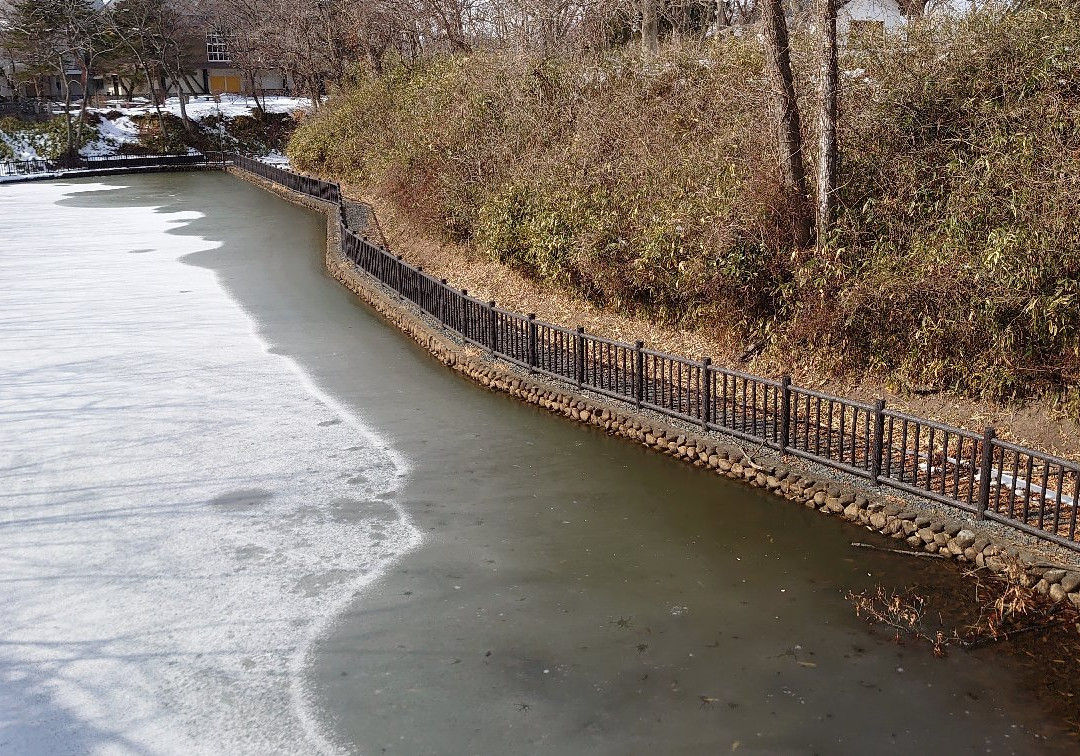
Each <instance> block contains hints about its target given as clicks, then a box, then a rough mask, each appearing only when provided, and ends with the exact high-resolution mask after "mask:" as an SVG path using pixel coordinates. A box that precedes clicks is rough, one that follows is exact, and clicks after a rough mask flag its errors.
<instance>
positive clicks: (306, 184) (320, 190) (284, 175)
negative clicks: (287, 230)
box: [229, 154, 341, 205]
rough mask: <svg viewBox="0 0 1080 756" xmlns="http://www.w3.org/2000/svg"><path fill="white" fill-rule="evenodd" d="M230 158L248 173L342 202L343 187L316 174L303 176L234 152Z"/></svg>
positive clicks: (295, 190) (309, 193) (318, 196)
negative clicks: (316, 176) (315, 175)
mask: <svg viewBox="0 0 1080 756" xmlns="http://www.w3.org/2000/svg"><path fill="white" fill-rule="evenodd" d="M229 159H230V160H231V162H232V164H233V165H235V166H236V167H237V168H242V169H243V170H245V171H247V172H248V173H254V174H255V175H256V176H261V177H262V178H264V179H267V180H269V181H273V182H274V183H276V184H281V185H282V186H284V187H287V188H289V189H292V190H293V191H294V192H300V193H301V194H306V195H308V196H311V197H316V198H318V199H321V200H326V201H327V202H333V203H334V204H335V205H337V204H340V203H341V187H340V186H339V185H338V184H335V183H331V182H329V181H323V180H322V179H320V178H315V177H314V176H303V175H301V174H299V173H294V172H292V171H287V170H285V169H284V168H278V167H277V166H275V165H269V164H267V163H264V162H262V161H261V160H255V159H253V158H249V157H244V156H243V155H235V154H234V155H231V156H230V158H229Z"/></svg>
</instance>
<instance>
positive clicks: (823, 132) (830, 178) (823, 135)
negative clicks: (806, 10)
mask: <svg viewBox="0 0 1080 756" xmlns="http://www.w3.org/2000/svg"><path fill="white" fill-rule="evenodd" d="M836 3H837V0H820V9H821V16H820V18H819V22H820V25H821V67H820V70H819V71H818V87H819V90H820V92H819V94H820V97H821V101H820V111H819V113H818V130H819V135H820V142H819V145H818V175H817V203H816V204H817V207H816V210H817V237H818V241H819V243H821V242H823V241H824V240H825V237H826V236H827V235H828V233H829V230H830V229H831V228H832V223H833V218H834V216H835V214H836V171H837V161H838V155H837V143H836V117H837V98H838V95H839V87H840V70H839V65H838V63H837V54H836Z"/></svg>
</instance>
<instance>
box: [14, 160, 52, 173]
mask: <svg viewBox="0 0 1080 756" xmlns="http://www.w3.org/2000/svg"><path fill="white" fill-rule="evenodd" d="M52 170H55V169H54V168H53V166H52V164H51V163H49V162H48V161H46V160H4V161H0V176H33V175H35V174H38V173H48V172H49V171H52Z"/></svg>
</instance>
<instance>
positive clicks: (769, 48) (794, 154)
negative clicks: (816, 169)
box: [761, 0, 813, 247]
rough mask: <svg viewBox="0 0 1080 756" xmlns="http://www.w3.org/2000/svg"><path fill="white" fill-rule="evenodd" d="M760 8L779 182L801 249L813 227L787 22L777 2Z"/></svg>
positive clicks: (774, 0) (810, 235)
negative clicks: (772, 110) (808, 204)
mask: <svg viewBox="0 0 1080 756" xmlns="http://www.w3.org/2000/svg"><path fill="white" fill-rule="evenodd" d="M761 8H762V20H763V23H764V26H765V59H766V60H765V66H766V69H767V72H768V76H769V81H770V88H771V89H772V99H773V109H774V113H775V117H776V138H777V147H778V150H779V157H780V175H781V182H782V185H783V190H784V195H785V199H786V201H787V202H788V204H789V205H790V208H791V212H792V213H793V221H794V230H795V240H796V242H797V243H798V244H799V245H800V246H803V247H805V246H807V245H808V244H809V243H810V239H811V237H812V236H813V226H812V221H811V218H810V213H808V212H807V199H808V197H807V191H806V168H805V167H804V164H803V140H802V124H801V120H800V117H799V102H798V100H797V99H796V96H795V80H794V77H793V76H792V73H791V52H790V47H789V42H788V30H787V20H786V19H785V17H784V8H783V5H782V3H781V0H765V1H764V2H763V3H762V6H761Z"/></svg>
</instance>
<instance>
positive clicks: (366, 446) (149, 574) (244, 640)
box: [0, 183, 420, 754]
mask: <svg viewBox="0 0 1080 756" xmlns="http://www.w3.org/2000/svg"><path fill="white" fill-rule="evenodd" d="M104 188H105V187H103V186H98V185H87V184H84V185H79V186H72V185H64V184H58V183H32V184H23V185H18V186H10V187H6V188H4V189H3V190H2V192H0V207H2V208H3V210H2V212H0V332H2V333H3V334H4V336H3V339H2V340H0V365H2V366H3V369H2V371H0V606H2V607H3V611H0V639H2V640H0V753H4V754H64V753H93V754H146V753H155V754H157V753H176V754H181V753H182V754H198V753H208V754H209V753H213V754H223V753H228V754H244V753H251V754H256V753H259V754H262V753H314V752H329V751H333V750H335V746H334V744H331V743H329V742H328V741H327V739H326V737H325V735H324V734H323V730H322V728H321V727H320V724H319V722H318V718H317V715H316V713H315V712H314V711H313V709H312V706H311V704H310V702H309V699H308V696H307V692H306V687H305V679H306V678H305V669H306V668H307V663H308V654H309V653H310V649H311V645H312V642H313V640H314V639H315V638H316V637H318V636H319V635H320V634H321V633H322V632H324V630H325V629H326V628H327V626H328V625H329V624H330V623H332V622H333V621H334V618H335V617H336V616H337V615H338V614H339V613H340V612H341V611H342V610H343V609H344V607H345V606H346V605H347V604H348V603H350V602H351V601H352V600H353V598H354V596H355V595H356V592H357V591H358V590H359V589H360V588H361V587H362V586H364V585H365V584H367V583H369V582H370V581H372V580H373V579H375V578H376V577H377V576H378V575H380V574H381V573H382V572H383V571H385V570H386V569H388V567H389V565H391V564H392V563H393V562H394V561H395V560H396V559H397V558H399V557H400V556H401V555H402V554H403V553H405V552H406V551H407V550H409V549H411V548H413V547H415V546H416V545H417V544H418V543H419V540H420V536H419V533H418V531H417V530H416V529H415V528H414V527H413V526H412V524H411V522H410V521H409V520H408V518H407V516H406V515H405V514H404V513H403V512H402V511H401V510H400V509H399V508H398V507H397V506H396V505H394V504H393V503H392V498H391V497H392V496H393V493H394V491H395V489H396V488H397V487H399V486H400V484H401V478H402V476H403V475H405V473H406V463H405V461H404V460H403V459H402V458H401V457H400V456H399V455H398V454H397V453H396V452H394V451H393V450H392V449H391V448H389V447H388V446H387V445H386V444H385V443H384V442H383V441H382V440H381V439H380V438H379V437H378V436H376V435H375V434H374V433H373V432H372V431H371V430H369V429H368V428H366V427H365V426H364V424H363V423H362V421H361V420H360V419H358V418H357V417H355V416H354V415H352V414H350V413H349V412H348V411H347V410H345V409H344V408H342V407H341V406H339V405H338V404H336V403H335V402H334V401H333V400H332V399H331V398H329V397H328V396H326V395H324V394H323V393H322V392H321V391H320V390H319V389H318V388H317V387H315V386H314V385H313V383H312V382H311V380H310V379H309V378H308V377H307V376H306V375H305V374H304V373H303V372H302V370H301V369H300V368H299V367H298V366H297V365H296V364H295V363H293V362H292V361H291V360H289V359H286V358H284V357H281V356H275V355H272V354H270V353H269V352H268V350H267V346H266V344H265V343H264V342H262V341H261V339H260V338H259V336H258V335H257V333H256V331H255V329H254V325H253V322H252V321H251V319H250V318H249V317H248V316H247V315H246V314H245V313H244V312H243V311H242V310H241V308H240V307H239V306H238V305H237V304H236V303H234V302H233V301H231V300H230V299H229V297H228V295H227V293H226V292H225V290H224V289H223V288H222V287H221V286H220V285H219V284H218V282H217V280H216V277H215V276H214V274H213V273H212V272H210V271H207V270H205V269H203V268H198V267H194V266H190V265H185V264H183V263H181V262H179V261H178V260H179V258H180V257H181V256H183V255H185V254H187V253H190V252H194V251H197V250H203V249H212V248H214V247H215V246H216V244H215V243H214V242H211V241H206V240H202V239H198V238H195V237H190V236H180V235H176V234H173V233H169V231H170V230H173V229H176V228H178V227H181V226H183V225H184V223H185V222H187V221H189V220H191V219H192V218H193V217H195V216H197V214H196V213H172V214H163V213H160V212H155V209H154V208H151V207H127V208H112V209H97V208H95V209H93V210H89V209H78V208H73V207H65V206H63V205H61V204H59V202H58V201H59V200H61V199H62V198H63V197H65V196H67V195H70V194H73V193H75V192H79V191H92V190H101V189H104Z"/></svg>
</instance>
